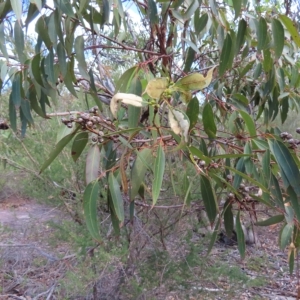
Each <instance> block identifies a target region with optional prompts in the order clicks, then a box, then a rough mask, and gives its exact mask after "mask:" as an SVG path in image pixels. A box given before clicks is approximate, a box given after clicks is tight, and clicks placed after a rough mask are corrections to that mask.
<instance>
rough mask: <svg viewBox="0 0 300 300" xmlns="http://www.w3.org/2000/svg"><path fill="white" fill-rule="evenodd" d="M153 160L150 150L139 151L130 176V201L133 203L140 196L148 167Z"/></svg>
mask: <svg viewBox="0 0 300 300" xmlns="http://www.w3.org/2000/svg"><path fill="white" fill-rule="evenodd" d="M152 159H153V156H152V150H151V149H150V148H145V149H142V150H141V151H139V153H138V155H137V157H136V160H135V162H134V164H133V167H132V169H131V174H130V183H131V189H130V200H131V201H132V200H133V199H134V197H135V196H136V195H137V194H138V192H139V189H140V187H141V185H142V182H143V181H144V179H145V175H146V172H147V170H148V165H149V164H150V163H151V161H152Z"/></svg>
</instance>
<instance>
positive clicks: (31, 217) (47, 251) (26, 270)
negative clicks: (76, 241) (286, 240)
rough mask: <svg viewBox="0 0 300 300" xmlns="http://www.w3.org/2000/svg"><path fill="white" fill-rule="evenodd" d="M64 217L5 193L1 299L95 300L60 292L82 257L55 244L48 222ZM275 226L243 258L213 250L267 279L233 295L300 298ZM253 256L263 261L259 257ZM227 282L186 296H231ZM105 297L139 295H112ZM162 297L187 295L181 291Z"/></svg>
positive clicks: (0, 229)
mask: <svg viewBox="0 0 300 300" xmlns="http://www.w3.org/2000/svg"><path fill="white" fill-rule="evenodd" d="M64 219H68V217H67V216H66V215H65V213H64V212H63V211H61V210H60V208H58V207H50V206H48V205H44V204H38V203H36V202H35V201H34V200H30V199H26V198H23V197H21V196H18V195H10V196H9V197H5V198H0V300H2V299H3V300H4V299H5V300H6V299H11V300H12V299H15V300H16V299H17V300H29V299H30V300H38V299H46V300H50V299H51V300H52V299H82V300H83V299H93V298H91V296H89V297H82V296H72V297H71V296H70V297H65V296H64V297H62V296H60V293H59V288H60V280H61V279H62V278H63V277H64V276H65V274H66V272H68V271H70V270H71V272H72V270H74V259H76V256H75V255H74V254H73V253H72V252H71V251H70V249H71V248H70V245H67V244H64V243H60V244H59V245H55V246H53V245H51V244H50V243H49V240H50V237H51V236H52V235H53V233H54V229H53V227H51V226H49V224H48V221H53V222H57V223H59V222H61V221H62V220H64ZM274 231H278V228H265V229H264V231H263V232H261V233H260V236H263V237H262V240H261V241H262V248H260V249H257V248H255V247H249V249H248V250H247V252H248V253H247V258H246V260H245V261H243V262H241V261H240V259H239V254H238V251H237V249H236V247H231V248H228V247H227V248H226V247H225V246H224V245H217V246H216V247H215V248H214V249H213V251H212V257H211V258H212V261H214V258H215V261H220V260H221V261H222V262H226V263H228V266H230V267H229V269H228V272H230V268H231V266H238V267H239V268H240V269H242V270H243V271H244V272H245V274H246V275H247V276H248V277H249V278H253V279H257V280H262V281H265V285H262V286H257V287H255V286H254V287H252V288H245V289H244V290H243V288H242V287H239V290H243V292H241V293H239V292H238V295H237V298H236V297H234V298H232V299H239V300H242V299H243V300H248V299H249V300H250V299H270V300H284V299H285V300H292V299H296V286H297V278H296V276H292V277H290V276H289V274H288V269H287V267H288V265H287V255H286V252H281V251H279V250H278V246H277V233H276V232H275V233H274ZM249 258H250V259H249ZM251 258H254V259H256V258H258V260H257V261H255V260H254V262H253V260H251ZM212 267H214V266H213V265H212ZM200 282H201V281H200ZM202 284H205V283H202ZM226 284H227V283H226V282H224V286H222V279H220V280H219V282H218V284H217V285H218V288H216V286H217V285H211V286H210V285H209V284H208V285H207V286H201V285H199V286H198V285H197V286H195V287H194V288H195V289H202V291H205V290H207V292H208V294H207V295H209V293H210V294H213V295H214V293H216V292H217V294H218V296H217V294H216V296H204V298H203V296H200V298H194V297H190V298H184V299H194V300H196V299H204V300H205V299H222V300H223V299H225V298H222V296H220V297H219V294H220V293H221V294H222V290H223V289H224V290H225V289H226ZM194 294H195V293H194ZM97 299H98V298H97ZM100 299H115V300H119V299H120V300H121V299H126V300H127V299H134V298H118V297H117V298H114V297H113V296H112V297H110V298H109V297H107V298H99V300H100ZM141 299H148V298H141ZM149 299H150V298H149ZM151 299H155V298H151ZM157 299H166V300H167V299H168V300H171V299H173V300H175V299H176V300H181V298H180V296H178V294H177V293H176V292H171V293H169V294H168V295H166V296H165V297H164V298H161V297H159V298H157ZM182 299H183V298H182ZM226 299H227V298H226Z"/></svg>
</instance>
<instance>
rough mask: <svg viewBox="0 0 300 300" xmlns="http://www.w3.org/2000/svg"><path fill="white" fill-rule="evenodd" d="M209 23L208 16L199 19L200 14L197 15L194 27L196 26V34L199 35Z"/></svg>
mask: <svg viewBox="0 0 300 300" xmlns="http://www.w3.org/2000/svg"><path fill="white" fill-rule="evenodd" d="M195 2H196V1H195ZM207 21H208V14H207V13H204V14H203V15H202V16H201V17H200V18H199V13H197V11H196V13H195V17H194V26H195V31H196V34H199V33H200V32H201V31H202V30H203V29H204V28H205V26H206V25H207Z"/></svg>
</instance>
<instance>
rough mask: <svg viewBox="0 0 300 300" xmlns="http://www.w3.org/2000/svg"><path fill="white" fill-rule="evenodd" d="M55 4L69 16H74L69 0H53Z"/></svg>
mask: <svg viewBox="0 0 300 300" xmlns="http://www.w3.org/2000/svg"><path fill="white" fill-rule="evenodd" d="M54 3H55V6H56V7H58V8H59V9H60V10H61V11H62V12H63V13H64V14H66V15H67V16H69V17H72V18H73V17H75V15H74V12H73V9H72V6H71V2H70V0H54Z"/></svg>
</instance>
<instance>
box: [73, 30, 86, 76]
mask: <svg viewBox="0 0 300 300" xmlns="http://www.w3.org/2000/svg"><path fill="white" fill-rule="evenodd" d="M74 47H75V53H76V60H77V61H78V69H79V72H80V74H81V75H82V76H83V78H85V79H86V80H89V79H90V77H89V75H88V73H87V64H86V59H85V56H84V38H83V36H82V35H79V36H77V37H76V39H75V46H74Z"/></svg>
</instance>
